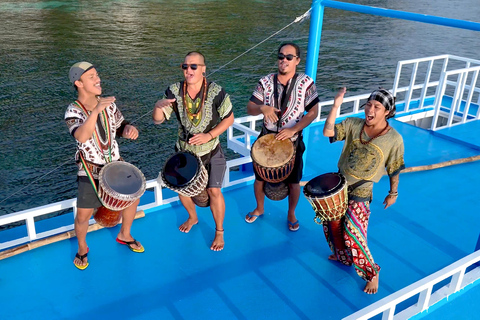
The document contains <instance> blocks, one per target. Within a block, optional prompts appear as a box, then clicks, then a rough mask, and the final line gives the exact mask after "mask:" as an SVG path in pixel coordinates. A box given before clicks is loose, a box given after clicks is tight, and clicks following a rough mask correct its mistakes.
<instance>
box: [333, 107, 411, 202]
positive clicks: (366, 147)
mask: <svg viewBox="0 0 480 320" xmlns="http://www.w3.org/2000/svg"><path fill="white" fill-rule="evenodd" d="M364 123H365V120H364V119H360V118H353V117H352V118H346V119H345V120H343V121H342V122H340V123H337V124H336V125H335V136H333V137H331V138H330V142H335V141H342V140H345V144H344V146H343V150H342V154H341V155H340V159H339V161H338V168H339V170H340V172H341V173H342V174H343V175H344V176H345V177H346V178H347V183H348V186H349V198H350V199H352V200H355V201H370V200H371V198H372V189H373V183H374V182H378V181H379V180H380V178H381V177H382V176H383V175H384V174H385V171H386V173H387V174H388V175H389V176H390V177H392V176H395V175H397V174H399V173H400V171H401V170H402V169H404V168H405V162H404V160H403V154H404V146H403V139H402V136H401V135H400V134H399V133H398V132H397V131H396V130H395V129H394V128H390V130H389V131H388V132H387V133H386V134H384V135H382V136H380V137H377V138H375V139H373V140H372V141H370V142H369V143H367V144H362V143H361V142H360V132H362V140H363V141H369V140H370V137H368V136H367V135H366V134H365V132H363V131H362V129H363V125H364Z"/></svg>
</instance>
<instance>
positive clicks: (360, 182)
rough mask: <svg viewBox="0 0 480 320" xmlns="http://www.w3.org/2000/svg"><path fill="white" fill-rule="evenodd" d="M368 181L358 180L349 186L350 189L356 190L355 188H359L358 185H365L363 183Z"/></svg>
mask: <svg viewBox="0 0 480 320" xmlns="http://www.w3.org/2000/svg"><path fill="white" fill-rule="evenodd" d="M367 182H368V181H367V180H360V181H357V182H355V183H354V184H352V185H349V186H348V191H352V190H355V189H357V188H358V187H360V186H361V185H363V184H365V183H367Z"/></svg>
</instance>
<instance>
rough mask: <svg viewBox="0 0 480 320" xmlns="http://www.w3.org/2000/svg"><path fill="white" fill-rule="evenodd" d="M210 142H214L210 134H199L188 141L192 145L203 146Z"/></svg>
mask: <svg viewBox="0 0 480 320" xmlns="http://www.w3.org/2000/svg"><path fill="white" fill-rule="evenodd" d="M210 140H212V136H211V135H210V134H209V133H197V134H196V135H194V136H193V137H191V138H190V139H189V140H188V143H189V144H192V145H201V144H204V143H207V142H208V141H210Z"/></svg>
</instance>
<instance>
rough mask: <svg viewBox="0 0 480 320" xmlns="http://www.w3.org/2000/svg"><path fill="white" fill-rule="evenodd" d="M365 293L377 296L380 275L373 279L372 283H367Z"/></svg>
mask: <svg viewBox="0 0 480 320" xmlns="http://www.w3.org/2000/svg"><path fill="white" fill-rule="evenodd" d="M363 292H366V293H368V294H375V293H377V292H378V274H377V276H376V277H375V278H373V279H372V281H370V282H367V284H366V285H365V288H363Z"/></svg>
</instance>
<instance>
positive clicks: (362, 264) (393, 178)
mask: <svg viewBox="0 0 480 320" xmlns="http://www.w3.org/2000/svg"><path fill="white" fill-rule="evenodd" d="M345 92H346V88H342V89H340V91H339V92H338V93H337V95H336V96H335V99H334V103H333V107H332V110H331V111H330V114H329V115H328V117H327V120H326V121H325V126H324V128H323V135H324V136H326V137H329V138H330V142H335V141H342V140H344V141H345V144H344V146H343V150H342V154H341V155H340V160H339V161H338V168H339V172H340V173H342V174H343V175H344V176H345V177H346V180H347V184H348V208H347V211H346V213H345V216H344V217H342V218H341V219H339V220H335V221H330V222H324V224H323V230H324V232H325V237H326V239H327V242H328V244H329V246H330V249H331V250H332V252H333V254H332V255H330V256H329V259H330V260H336V261H339V262H341V263H343V264H345V265H348V266H350V265H352V264H354V265H355V270H356V271H357V273H358V275H359V276H360V277H362V278H363V279H364V280H365V281H367V284H366V286H365V288H364V290H363V291H365V292H366V293H368V294H374V293H377V291H378V273H379V271H380V267H379V266H378V265H377V264H376V263H375V262H374V261H373V257H372V255H371V253H370V250H369V249H368V246H367V226H368V219H369V217H370V202H371V201H372V190H373V184H374V182H378V181H379V180H380V178H381V177H382V176H383V174H384V172H385V170H386V172H387V174H388V177H389V179H390V191H389V192H388V194H387V196H386V197H385V200H384V201H383V204H384V205H385V209H386V208H388V207H389V206H391V205H392V204H394V203H395V201H396V200H397V196H398V191H397V190H398V181H399V173H400V171H401V170H402V169H404V168H405V164H404V160H403V153H404V146H403V139H402V136H401V135H400V134H399V133H398V132H397V131H396V130H395V129H394V128H392V127H390V125H389V124H388V121H387V119H389V118H392V117H394V116H395V111H396V109H395V97H393V95H392V94H391V93H390V92H389V91H387V90H385V89H382V88H380V89H378V90H375V91H373V92H372V94H371V95H370V97H369V98H368V101H367V103H366V104H365V119H361V118H356V117H350V118H346V119H345V120H343V121H342V122H340V123H338V124H335V119H336V116H337V111H338V109H339V108H340V106H341V104H342V102H343V96H344V95H345Z"/></svg>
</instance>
